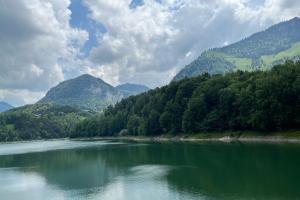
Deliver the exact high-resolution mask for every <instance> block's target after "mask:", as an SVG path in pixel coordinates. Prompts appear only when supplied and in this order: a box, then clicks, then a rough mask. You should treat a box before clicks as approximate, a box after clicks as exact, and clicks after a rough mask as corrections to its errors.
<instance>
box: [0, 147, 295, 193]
mask: <svg viewBox="0 0 300 200" xmlns="http://www.w3.org/2000/svg"><path fill="white" fill-rule="evenodd" d="M299 153H300V148H299V146H296V145H266V144H241V143H234V144H223V143H202V144H194V143H154V144H150V145H140V144H128V145H126V144H123V145H108V146H103V147H93V148H84V149H70V150H60V151H50V152H43V153H31V154H24V155H13V156H2V157H1V159H0V160H1V161H0V167H30V166H36V167H35V168H24V169H25V170H30V171H34V172H37V173H40V174H41V175H42V176H43V177H45V178H46V179H47V181H48V182H49V183H50V184H54V185H56V186H59V187H62V188H67V189H86V188H93V187H105V186H106V185H107V184H109V183H110V182H111V181H112V179H113V178H115V177H117V176H122V175H126V176H127V175H129V174H130V173H133V172H131V171H130V170H129V169H130V168H131V167H134V166H139V165H168V166H174V167H175V168H174V169H173V170H172V171H171V172H170V173H169V174H168V175H167V177H166V180H167V181H168V183H169V185H170V187H171V188H172V189H174V190H176V191H178V192H181V193H192V194H195V193H196V194H197V193H201V194H205V195H207V196H212V197H219V198H221V197H223V198H225V197H229V198H230V197H237V198H243V197H244V198H245V197H263V198H275V197H276V198H280V197H287V196H288V198H297V197H299V196H300V191H299V190H298V188H297V187H298V186H299V185H300V172H299V170H298V167H299V166H300V157H299ZM21 170H22V169H21ZM223 195H224V196H223Z"/></svg>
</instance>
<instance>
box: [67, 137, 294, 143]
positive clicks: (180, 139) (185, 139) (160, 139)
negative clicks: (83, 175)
mask: <svg viewBox="0 0 300 200" xmlns="http://www.w3.org/2000/svg"><path fill="white" fill-rule="evenodd" d="M70 140H85V141H87V140H128V141H135V142H224V143H230V142H249V143H252V142H253V143H300V138H298V137H284V136H241V137H230V136H219V137H218V136H217V137H207V138H197V137H185V136H174V137H166V136H156V137H144V136H115V137H90V138H70Z"/></svg>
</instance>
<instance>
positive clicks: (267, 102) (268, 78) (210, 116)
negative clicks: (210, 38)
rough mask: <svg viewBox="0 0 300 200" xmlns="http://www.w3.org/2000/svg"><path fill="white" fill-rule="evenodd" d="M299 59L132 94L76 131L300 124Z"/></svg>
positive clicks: (113, 132)
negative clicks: (264, 67)
mask: <svg viewBox="0 0 300 200" xmlns="http://www.w3.org/2000/svg"><path fill="white" fill-rule="evenodd" d="M299 99H300V62H296V63H294V62H292V61H289V62H286V63H285V64H283V65H278V66H275V67H274V68H273V69H272V70H270V71H255V72H242V71H237V72H234V73H229V74H226V75H208V74H204V75H201V76H198V77H194V78H189V79H183V80H181V81H178V82H171V83H170V84H169V85H168V86H165V87H162V88H157V89H155V90H150V91H149V92H146V93H143V94H141V95H138V96H134V97H129V98H127V99H124V100H122V101H121V102H119V103H117V104H116V105H115V106H114V107H109V108H108V109H106V110H105V112H104V114H103V115H101V116H99V117H96V118H95V117H94V118H91V119H87V120H85V121H83V122H82V123H79V125H78V126H77V128H76V131H75V132H74V134H73V135H72V136H73V137H77V136H91V134H92V135H93V136H95V135H98V136H112V135H118V134H119V133H120V132H126V133H127V134H129V135H160V134H166V133H169V134H178V133H183V132H184V133H197V132H209V131H214V132H215V131H226V130H233V131H235V130H241V131H242V130H259V131H276V130H286V129H299V128H300V123H299V122H300V100H299Z"/></svg>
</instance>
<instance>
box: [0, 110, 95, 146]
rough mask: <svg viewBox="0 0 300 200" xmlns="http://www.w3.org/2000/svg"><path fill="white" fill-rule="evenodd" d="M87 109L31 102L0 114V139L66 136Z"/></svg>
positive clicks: (87, 114)
mask: <svg viewBox="0 0 300 200" xmlns="http://www.w3.org/2000/svg"><path fill="white" fill-rule="evenodd" d="M88 116H90V113H88V112H84V111H80V110H79V109H76V108H72V107H69V106H58V105H53V104H34V105H27V106H23V107H20V108H15V109H12V110H10V111H8V112H5V113H1V114H0V141H14V140H32V139H41V138H45V139H49V138H63V137H68V136H69V134H70V133H71V132H72V131H73V130H74V128H75V125H76V124H77V123H78V122H79V121H81V120H83V119H85V118H86V117H88Z"/></svg>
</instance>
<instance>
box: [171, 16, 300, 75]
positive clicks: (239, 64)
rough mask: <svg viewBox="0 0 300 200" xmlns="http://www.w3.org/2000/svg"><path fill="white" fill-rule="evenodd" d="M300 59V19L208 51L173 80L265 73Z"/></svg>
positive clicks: (294, 19)
mask: <svg viewBox="0 0 300 200" xmlns="http://www.w3.org/2000/svg"><path fill="white" fill-rule="evenodd" d="M299 59H300V19H299V18H297V17H296V18H293V19H291V20H289V21H286V22H281V23H279V24H276V25H274V26H272V27H270V28H268V29H267V30H265V31H262V32H259V33H256V34H254V35H252V36H250V37H248V38H246V39H244V40H241V41H239V42H236V43H234V44H231V45H228V46H225V47H222V48H214V49H211V50H208V51H205V52H203V53H202V54H201V56H199V57H198V58H197V59H196V60H195V61H193V62H192V63H190V64H189V65H187V66H185V67H184V68H183V69H182V70H181V71H180V72H179V73H178V74H177V75H176V76H175V77H174V79H173V80H180V79H182V78H185V77H192V76H197V75H199V74H203V73H206V72H208V73H210V74H218V73H220V74H223V73H226V72H233V71H236V70H244V71H245V70H246V71H253V70H266V69H270V68H271V67H272V66H273V65H276V64H281V63H284V62H285V61H286V60H299Z"/></svg>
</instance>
